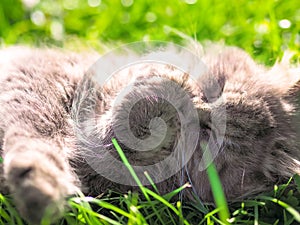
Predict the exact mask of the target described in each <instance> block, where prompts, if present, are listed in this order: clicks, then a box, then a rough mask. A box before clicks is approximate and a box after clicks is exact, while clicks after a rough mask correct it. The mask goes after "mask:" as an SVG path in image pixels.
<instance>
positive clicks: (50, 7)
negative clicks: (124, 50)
mask: <svg viewBox="0 0 300 225" xmlns="http://www.w3.org/2000/svg"><path fill="white" fill-rule="evenodd" d="M174 31H177V32H174ZM178 32H182V33H184V34H186V35H188V36H190V37H192V38H193V39H197V40H199V41H204V40H211V41H221V42H224V43H226V44H228V45H235V46H239V47H242V48H243V49H245V50H246V51H248V52H249V53H250V54H251V55H252V56H254V57H255V58H256V59H257V60H259V61H261V62H264V63H265V64H272V63H274V61H275V60H276V59H277V58H278V57H280V56H281V55H282V53H283V51H284V50H286V49H291V50H296V51H297V52H298V54H299V47H300V1H299V0H264V1H251V0H239V1H238V0H237V1H233V0H232V1H231V0H211V1H210V0H198V1H197V0H165V1H163V0H144V1H142V0H0V43H1V45H2V46H3V45H5V46H6V45H11V44H29V45H36V46H41V45H55V46H60V47H65V48H71V49H72V48H73V49H74V48H77V47H78V46H88V47H92V48H96V49H98V48H101V45H102V44H111V45H114V46H116V45H119V44H121V43H128V42H133V41H140V40H162V41H174V42H176V43H181V42H182V40H183V39H182V38H181V37H180V35H178Z"/></svg>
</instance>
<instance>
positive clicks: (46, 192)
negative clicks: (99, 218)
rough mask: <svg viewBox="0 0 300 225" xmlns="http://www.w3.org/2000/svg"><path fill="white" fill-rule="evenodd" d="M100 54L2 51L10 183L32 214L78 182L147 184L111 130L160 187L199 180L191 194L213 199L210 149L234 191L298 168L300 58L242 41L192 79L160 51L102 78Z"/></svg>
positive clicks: (237, 194) (2, 135) (55, 203)
mask: <svg viewBox="0 0 300 225" xmlns="http://www.w3.org/2000/svg"><path fill="white" fill-rule="evenodd" d="M96 59H97V56H96V55H95V54H92V55H87V54H74V53H70V52H63V51H60V50H49V49H28V48H22V47H16V48H8V49H4V50H1V51H0V71H1V76H0V105H1V108H0V118H1V119H0V146H1V154H2V156H3V159H4V163H3V169H1V170H3V171H0V172H1V173H2V174H3V178H1V179H2V180H1V191H2V192H3V193H5V192H7V191H8V192H9V193H11V194H12V195H13V197H14V200H15V203H16V205H17V207H18V210H19V211H20V213H21V214H22V216H23V217H24V218H25V219H27V220H28V221H30V222H31V223H33V224H38V223H39V222H40V221H41V218H42V216H43V215H44V214H45V212H50V214H51V215H52V216H56V215H57V216H58V215H59V214H60V212H61V211H62V210H63V207H64V199H65V198H66V197H67V196H69V195H73V194H76V192H77V191H78V190H82V191H83V192H84V193H85V194H88V195H92V196H97V195H99V194H101V193H102V192H104V191H106V190H107V189H115V190H120V191H123V192H126V191H128V190H129V189H133V190H137V188H136V187H134V183H133V182H132V181H130V179H131V178H130V176H128V174H127V171H126V169H125V168H124V167H121V169H120V168H119V167H118V166H119V164H117V165H118V166H116V164H110V163H108V162H113V163H117V161H119V160H120V159H119V156H118V154H117V153H116V150H115V148H114V146H113V144H112V142H111V140H112V138H116V139H117V140H118V143H119V144H120V146H121V147H122V149H123V151H124V153H125V155H126V156H127V158H128V160H129V161H130V163H131V164H132V165H133V166H134V167H135V168H137V169H140V171H137V172H143V171H144V170H147V171H148V172H150V176H151V177H152V178H153V179H154V180H155V181H157V187H158V188H159V191H160V192H161V193H166V192H169V191H172V190H173V189H174V188H176V187H179V186H180V185H182V184H184V183H186V182H189V183H190V184H191V186H192V188H190V189H187V190H185V191H184V193H183V194H182V196H183V198H184V199H191V198H192V196H193V194H195V193H196V195H197V196H199V198H200V199H201V200H203V201H206V202H212V201H213V197H212V193H211V189H210V185H209V181H208V178H207V175H206V171H205V168H206V166H207V164H208V163H209V162H210V161H211V160H213V161H214V163H215V165H216V168H217V170H218V172H219V176H220V179H221V181H222V184H223V188H224V192H225V194H226V196H227V198H228V199H229V200H234V199H241V198H243V197H247V196H249V195H253V194H255V193H258V192H262V191H265V190H269V189H272V187H273V185H274V184H277V183H281V182H284V181H285V180H286V179H288V178H289V177H290V176H292V175H293V174H295V173H298V174H300V162H299V160H300V150H299V146H300V143H299V132H300V131H299V119H298V114H297V112H298V111H299V105H298V103H299V102H297V99H299V98H298V95H299V91H300V90H299V82H300V73H299V69H297V68H295V69H292V68H289V67H288V66H285V64H278V65H275V66H274V67H273V68H272V69H265V68H263V67H262V66H259V65H257V64H256V63H255V62H254V61H253V60H252V59H251V58H250V57H249V56H248V55H247V54H246V53H245V52H243V51H242V50H239V49H237V48H224V49H222V50H221V51H219V50H218V51H217V52H216V51H215V50H207V51H206V54H204V55H203V56H202V60H203V62H204V63H205V65H206V66H207V67H206V70H205V72H204V73H203V74H202V75H201V76H199V77H198V78H196V79H194V80H192V79H190V78H191V77H190V76H189V74H187V73H186V72H185V71H182V70H180V69H178V68H176V67H175V66H174V65H165V64H161V63H153V62H151V63H143V64H141V65H133V66H131V67H129V68H126V69H123V70H121V71H117V72H116V74H115V75H114V76H112V77H111V79H110V80H109V81H108V82H106V83H104V84H103V85H99V83H97V80H95V76H94V73H95V71H94V70H88V68H89V67H90V66H91V65H92V64H93V63H94V62H95V60H96ZM98 69H99V68H98ZM124 90H125V91H124ZM183 118H187V119H186V120H185V119H183ZM141 146H142V147H143V148H142V147H141ZM208 150H209V151H208ZM203 152H206V153H207V152H210V154H204V156H205V157H202V156H203ZM169 156H172V157H169ZM207 157H208V158H207ZM202 158H205V160H203V159H202ZM103 159H104V160H103ZM174 159H175V160H174ZM206 159H208V161H206ZM109 160H111V161H109ZM172 160H173V161H172ZM161 161H163V162H164V163H162V164H159V162H161ZM162 174H163V175H162ZM139 176H140V179H141V180H142V181H143V182H144V183H145V184H146V185H147V179H144V180H143V178H142V176H141V175H139ZM124 177H125V178H126V179H123V178H124ZM110 178H112V179H110ZM116 181H120V182H116ZM126 181H128V182H127V183H126ZM46 209H47V210H46Z"/></svg>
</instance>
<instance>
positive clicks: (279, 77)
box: [265, 52, 300, 97]
mask: <svg viewBox="0 0 300 225" xmlns="http://www.w3.org/2000/svg"><path fill="white" fill-rule="evenodd" d="M292 56H293V54H292V53H291V52H285V53H284V56H283V58H282V60H281V61H280V62H277V63H276V64H275V65H274V66H273V67H272V69H271V70H269V71H268V73H267V74H266V76H265V77H266V79H267V83H268V84H269V85H272V86H274V87H275V89H276V90H277V91H278V92H279V94H281V95H283V96H286V97H296V96H297V97H300V64H296V65H291V63H290V59H291V58H292Z"/></svg>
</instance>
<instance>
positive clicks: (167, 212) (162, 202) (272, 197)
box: [0, 139, 300, 225]
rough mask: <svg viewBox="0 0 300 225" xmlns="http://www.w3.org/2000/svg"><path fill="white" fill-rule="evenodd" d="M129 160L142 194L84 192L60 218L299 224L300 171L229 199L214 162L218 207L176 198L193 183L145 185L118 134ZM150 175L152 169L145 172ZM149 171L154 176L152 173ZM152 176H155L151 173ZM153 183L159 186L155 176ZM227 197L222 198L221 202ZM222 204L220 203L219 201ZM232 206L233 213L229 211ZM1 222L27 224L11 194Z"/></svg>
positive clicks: (83, 223)
mask: <svg viewBox="0 0 300 225" xmlns="http://www.w3.org/2000/svg"><path fill="white" fill-rule="evenodd" d="M112 141H113V144H114V146H115V148H116V150H117V151H118V153H119V155H120V157H121V159H122V161H123V163H124V165H125V166H126V167H127V169H128V170H129V171H130V173H131V175H132V177H133V178H134V180H135V181H136V183H137V184H138V186H139V188H140V190H141V194H140V195H139V194H138V193H131V192H128V193H127V194H119V193H113V192H109V193H107V196H104V197H103V196H102V197H101V198H92V197H86V196H84V195H83V194H82V193H78V196H77V197H72V198H70V199H69V200H68V208H69V209H68V210H67V211H66V213H65V214H64V217H63V218H62V219H61V220H60V221H58V222H57V223H56V225H60V224H65V223H67V224H70V225H71V224H72V225H74V224H78V225H106V224H114V225H119V224H132V225H133V224H134V225H139V224H170V225H171V224H172V225H177V224H184V225H189V224H199V225H201V224H211V225H212V224H221V225H229V224H232V225H233V224H245V225H246V224H249V225H250V224H254V225H258V224H261V225H270V224H274V225H275V224H284V225H290V224H299V223H300V214H299V210H300V202H299V197H300V186H299V184H300V177H299V176H298V175H295V176H294V178H291V179H290V180H289V181H288V183H287V184H283V185H281V186H275V187H274V190H273V191H272V192H270V193H265V194H262V195H259V196H256V197H254V198H252V199H248V200H245V201H242V202H235V203H231V204H230V205H228V204H227V203H226V201H225V200H224V196H223V195H222V191H221V190H222V188H221V187H220V183H219V182H220V181H219V179H218V176H217V173H216V171H215V169H211V168H214V166H213V164H210V167H209V168H208V170H207V171H208V174H209V176H210V180H211V184H212V186H213V188H215V189H216V188H218V191H219V192H221V194H214V197H215V202H216V205H217V207H214V206H211V205H202V203H200V202H198V203H197V202H196V201H195V202H190V203H183V202H180V201H173V200H172V198H173V197H174V196H176V195H178V194H179V192H180V191H182V190H183V189H185V188H189V187H190V186H189V185H188V184H186V185H184V186H182V187H180V188H178V189H177V190H174V191H172V192H170V193H168V194H165V195H163V196H162V195H160V194H158V192H155V191H152V190H150V189H149V188H146V187H144V186H143V185H142V183H141V181H140V180H139V178H138V177H137V175H136V173H135V172H134V170H133V168H132V167H131V165H130V164H129V162H128V160H127V159H126V156H125V154H124V153H123V151H122V149H121V148H120V146H119V145H118V143H117V141H116V140H115V139H113V140H112ZM145 176H147V174H145ZM148 177H149V176H148ZM293 180H294V181H295V182H293V183H294V184H292V181H293ZM149 181H150V182H151V181H152V180H151V178H149ZM151 184H152V185H153V187H154V188H153V189H154V190H157V188H156V187H155V184H154V183H153V182H151ZM220 203H221V204H220ZM218 205H219V207H218ZM228 207H229V208H230V212H231V213H230V214H229V211H228ZM0 208H1V211H0V224H1V225H2V224H3V225H4V224H5V225H6V224H10V225H14V224H17V225H25V224H26V223H25V222H24V221H23V220H22V219H21V217H20V216H19V214H18V212H17V211H16V209H15V208H14V206H13V203H12V201H11V199H10V198H9V197H8V196H7V197H5V196H3V195H1V194H0ZM41 224H42V225H50V224H51V221H50V220H49V219H48V220H47V219H46V218H45V219H44V220H43V221H42V223H41Z"/></svg>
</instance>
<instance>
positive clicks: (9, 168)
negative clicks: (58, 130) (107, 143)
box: [4, 140, 77, 224]
mask: <svg viewBox="0 0 300 225" xmlns="http://www.w3.org/2000/svg"><path fill="white" fill-rule="evenodd" d="M22 143H23V144H22ZM55 148H56V147H55V146H54V145H52V146H51V145H49V144H48V143H43V142H42V141H35V142H31V141H29V140H28V141H27V142H21V143H20V142H19V143H18V144H16V145H14V147H13V148H12V149H10V151H8V152H7V154H6V155H5V158H4V172H5V178H6V181H7V183H8V185H9V188H10V192H11V193H12V195H13V198H14V200H15V203H16V205H17V208H18V210H19V212H20V213H21V215H22V216H23V217H24V218H25V219H26V220H27V221H29V222H30V223H31V224H40V222H41V220H42V218H47V217H48V218H50V221H53V220H54V219H55V218H57V217H59V216H60V215H61V213H62V212H63V209H64V205H65V204H64V203H65V201H64V200H65V198H66V197H67V196H68V195H72V194H75V192H76V190H77V187H76V185H75V180H76V179H75V178H74V177H75V176H73V175H72V173H71V171H70V169H69V165H68V162H67V161H66V160H65V159H64V157H63V156H62V155H61V156H60V155H59V151H57V149H55Z"/></svg>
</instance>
